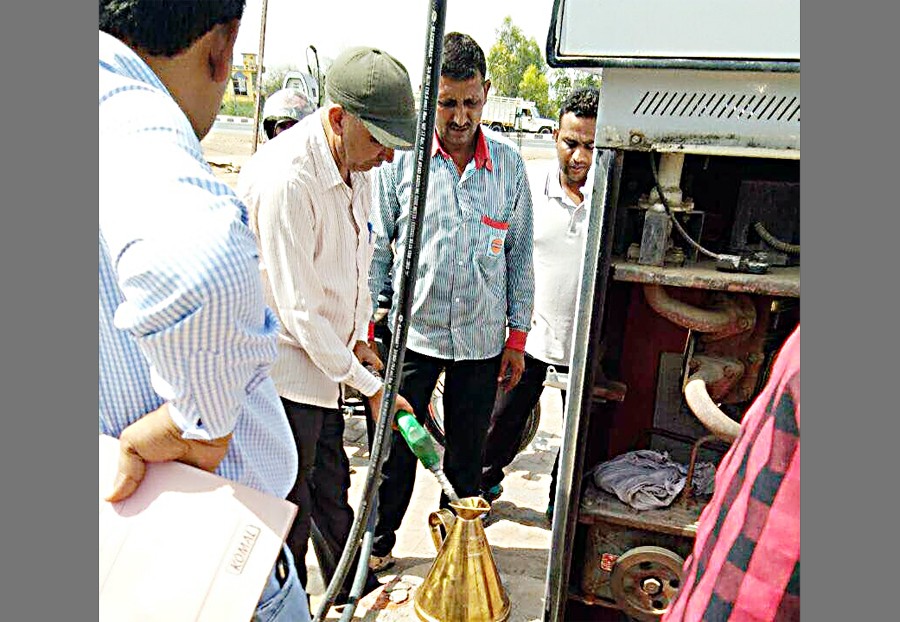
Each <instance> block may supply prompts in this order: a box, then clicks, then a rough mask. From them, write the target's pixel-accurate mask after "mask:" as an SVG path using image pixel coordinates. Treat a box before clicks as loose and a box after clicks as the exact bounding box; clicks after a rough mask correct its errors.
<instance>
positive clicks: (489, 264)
mask: <svg viewBox="0 0 900 622" xmlns="http://www.w3.org/2000/svg"><path fill="white" fill-rule="evenodd" d="M508 231H509V223H507V222H502V221H498V220H494V219H492V218H490V217H489V216H482V217H481V224H480V225H479V234H480V235H479V236H478V242H477V244H478V247H477V248H476V249H475V263H476V264H477V265H478V270H479V272H480V274H481V278H482V279H483V281H484V286H485V287H486V288H487V290H488V291H490V292H491V293H492V294H493V295H494V297H495V298H497V299H501V300H502V299H503V298H505V297H506V256H505V255H504V253H503V247H504V244H505V243H506V234H507V232H508Z"/></svg>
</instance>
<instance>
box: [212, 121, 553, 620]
mask: <svg viewBox="0 0 900 622" xmlns="http://www.w3.org/2000/svg"><path fill="white" fill-rule="evenodd" d="M249 143H250V141H249V140H248V139H247V135H246V134H243V135H242V134H238V133H229V132H214V133H211V134H210V135H208V136H207V137H206V138H205V139H204V141H203V143H202V145H203V148H204V153H205V155H206V157H207V159H208V160H209V162H210V164H211V165H212V167H213V171H214V172H215V173H216V175H217V176H218V177H219V178H220V179H222V180H223V181H225V182H226V183H228V184H229V185H231V186H232V187H234V185H235V183H236V181H237V172H238V171H239V170H240V167H241V166H242V165H243V163H244V162H246V160H247V159H248V158H249V156H250V144H249ZM554 155H555V151H554V150H552V149H547V148H544V149H533V150H529V149H525V150H524V152H523V157H524V158H525V159H526V160H535V159H546V158H548V157H549V158H552V157H554ZM346 423H347V425H346V430H345V434H344V447H345V449H346V451H347V455H348V456H349V457H350V465H351V468H352V469H353V473H352V474H351V488H350V504H351V506H352V507H353V508H354V509H355V508H356V506H357V504H358V503H359V500H360V497H361V495H362V487H363V484H364V482H365V477H366V472H367V470H368V451H367V444H366V429H365V420H364V418H363V417H362V416H351V417H348V418H347V420H346ZM561 430H562V398H561V396H560V392H559V390H557V389H551V388H547V389H545V391H544V394H543V396H542V398H541V420H540V425H539V428H538V431H537V434H536V435H535V438H534V439H533V441H532V442H531V444H530V445H529V446H528V447H527V448H526V449H525V450H524V451H523V452H521V453H520V454H519V455H518V457H517V458H516V459H515V460H514V461H513V463H512V464H511V465H510V466H509V467H508V468H507V469H506V473H507V474H506V478H505V479H504V481H503V488H504V492H503V495H502V496H501V497H500V498H499V499H497V500H496V501H495V502H494V504H493V507H492V513H491V516H490V518H489V520H488V521H487V526H486V529H485V533H486V534H487V538H488V542H489V544H490V546H491V549H492V551H493V555H494V559H495V561H496V564H497V567H498V570H499V571H500V575H501V577H502V579H503V582H504V585H506V588H507V591H508V592H509V593H510V595H511V597H512V600H513V601H514V602H513V603H512V605H513V607H512V614H511V617H510V622H526V621H528V622H530V621H532V620H540V619H541V614H542V609H543V596H544V579H545V574H546V566H547V559H548V551H549V544H550V521H549V520H548V519H547V517H546V516H545V514H544V512H545V510H546V508H547V502H548V500H549V498H548V495H549V487H550V472H551V470H552V468H553V462H554V460H555V458H556V452H557V450H558V448H559V444H560V442H561V436H560V433H561ZM439 496H440V487H439V485H438V484H437V482H436V480H435V479H434V477H433V476H432V474H431V473H430V472H428V471H427V470H426V469H425V468H424V467H422V466H421V465H419V469H418V472H417V475H416V485H415V489H414V492H413V498H412V502H411V504H410V507H409V510H408V511H407V513H406V517H405V518H404V521H403V524H402V525H401V527H400V530H399V532H398V533H397V545H396V546H395V548H394V550H393V555H394V557H395V558H397V563H396V565H395V566H394V567H392V568H390V569H388V570H386V571H384V572H382V573H381V574H380V575H379V579H380V580H381V581H382V582H383V583H392V584H396V582H397V581H399V580H402V581H404V582H406V583H407V584H412V585H413V586H414V584H415V583H416V581H417V580H418V577H423V576H424V574H425V573H426V572H427V570H428V568H429V567H430V564H431V562H432V561H433V559H434V557H435V550H434V545H433V543H432V540H431V535H430V532H429V529H428V523H427V519H428V515H429V513H431V512H432V511H434V510H436V509H437V507H438V498H439ZM306 563H307V567H308V568H309V582H308V585H307V591H308V592H309V594H310V597H311V600H312V605H313V611H315V608H316V605H317V604H318V603H319V602H320V599H321V596H322V595H323V593H324V591H325V585H323V581H322V576H321V574H320V572H319V569H318V565H317V561H316V558H315V554H314V553H313V550H312V547H310V552H309V555H308V557H307V559H306ZM392 587H393V585H392ZM410 595H412V593H411V594H410ZM410 601H411V598H410ZM357 614H358V615H357V618H358V619H367V620H368V619H373V618H372V616H371V615H366V614H365V611H364V607H363V606H361V607H360V609H359V610H358V611H357ZM407 615H409V612H408V611H407V612H406V614H402V613H400V612H398V613H397V614H395V615H392V616H390V619H392V620H401V619H407ZM329 617H335V618H337V617H338V614H337V613H336V612H334V611H333V612H332V616H329ZM384 617H385V616H378V618H379V619H384ZM408 619H413V618H412V617H409V618H408Z"/></svg>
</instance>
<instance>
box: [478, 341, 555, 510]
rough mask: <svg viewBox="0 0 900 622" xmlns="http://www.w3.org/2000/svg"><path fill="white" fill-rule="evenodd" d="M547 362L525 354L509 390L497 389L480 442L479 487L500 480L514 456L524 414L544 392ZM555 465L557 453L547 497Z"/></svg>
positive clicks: (518, 443)
mask: <svg viewBox="0 0 900 622" xmlns="http://www.w3.org/2000/svg"><path fill="white" fill-rule="evenodd" d="M549 366H550V364H549V363H545V362H543V361H541V360H538V359H536V358H534V357H532V356H529V355H528V354H526V355H525V371H524V372H523V373H522V378H521V379H520V380H519V384H517V385H516V386H515V387H514V388H513V390H512V391H509V392H503V391H500V392H499V393H498V395H497V401H496V402H495V403H494V410H493V412H492V413H491V424H490V427H489V428H488V433H487V439H486V440H485V442H484V454H483V456H482V470H481V490H488V489H489V488H492V487H494V486H496V485H498V484H499V483H500V482H502V481H503V469H504V468H505V467H507V466H509V464H510V463H511V462H512V461H513V460H515V458H516V455H517V454H518V449H519V445H520V444H521V442H522V435H523V433H524V431H525V424H526V423H527V421H528V416H529V415H530V414H531V411H532V410H534V408H535V406H537V404H538V402H539V401H540V400H541V394H542V393H543V392H544V379H545V378H546V376H547V368H548V367H549ZM554 367H555V368H556V370H557V371H558V372H561V373H568V371H569V368H568V367H565V366H562V365H554ZM562 393H563V410H565V403H566V392H565V391H563V392H562ZM558 467H559V454H558V453H557V455H556V461H555V462H554V463H553V472H552V473H551V475H550V500H551V502H552V501H553V497H554V495H555V494H556V471H557V468H558Z"/></svg>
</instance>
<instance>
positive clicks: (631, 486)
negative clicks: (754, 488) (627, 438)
mask: <svg viewBox="0 0 900 622" xmlns="http://www.w3.org/2000/svg"><path fill="white" fill-rule="evenodd" d="M687 471H688V468H687V466H685V465H683V464H680V463H678V462H674V461H673V460H671V459H670V458H669V454H668V453H666V452H663V453H660V452H658V451H653V450H651V449H638V450H636V451H630V452H628V453H624V454H622V455H620V456H616V457H615V458H613V459H612V460H608V461H606V462H602V463H600V464H598V465H597V466H595V467H594V468H593V469H592V470H591V472H590V473H589V476H590V479H591V481H592V482H593V484H594V485H595V486H596V487H597V488H600V489H601V490H605V491H606V492H608V493H610V494H614V495H616V496H617V497H618V498H619V499H620V500H621V501H622V502H624V503H627V504H628V505H630V506H631V507H633V508H634V509H636V510H650V509H653V508H664V507H667V506H668V505H670V504H671V503H672V501H674V500H675V497H677V496H678V494H679V493H680V492H681V491H682V490H683V489H684V484H685V482H687ZM715 473H716V470H715V467H714V466H713V465H712V463H709V462H698V463H697V464H696V466H695V467H694V481H693V488H694V491H695V494H698V495H708V494H712V488H713V483H714V479H715Z"/></svg>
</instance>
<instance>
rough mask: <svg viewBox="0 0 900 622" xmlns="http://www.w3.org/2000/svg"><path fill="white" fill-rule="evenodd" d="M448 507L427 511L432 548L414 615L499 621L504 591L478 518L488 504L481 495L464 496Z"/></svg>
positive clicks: (445, 620)
mask: <svg viewBox="0 0 900 622" xmlns="http://www.w3.org/2000/svg"><path fill="white" fill-rule="evenodd" d="M450 507H451V508H452V509H453V510H454V512H456V514H455V515H454V513H453V512H451V511H450V510H447V509H441V510H438V511H437V512H432V513H431V515H430V516H429V517H428V524H429V527H430V528H431V538H432V540H433V541H434V546H435V549H437V551H438V554H437V557H436V558H435V560H434V564H432V566H431V570H429V571H428V574H427V575H426V576H425V581H424V582H423V583H422V585H421V586H420V587H419V589H418V591H417V592H416V597H415V599H414V603H415V611H416V615H417V616H418V618H419V619H420V620H422V621H423V622H476V621H477V622H504V621H505V620H507V619H508V618H509V613H510V604H509V596H507V594H506V590H505V589H504V588H503V583H502V582H501V581H500V573H499V572H498V571H497V565H496V564H495V563H494V556H493V554H492V553H491V548H490V546H489V545H488V541H487V536H486V535H485V533H484V525H483V524H482V522H481V516H482V515H483V514H484V513H485V512H487V511H488V510H490V509H491V506H490V504H489V503H488V502H487V501H485V500H484V499H482V498H481V497H466V498H465V499H460V500H459V501H458V502H455V503H451V504H450ZM442 528H443V530H444V532H445V533H446V537H445V536H443V534H442V533H441V529H442Z"/></svg>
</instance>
